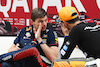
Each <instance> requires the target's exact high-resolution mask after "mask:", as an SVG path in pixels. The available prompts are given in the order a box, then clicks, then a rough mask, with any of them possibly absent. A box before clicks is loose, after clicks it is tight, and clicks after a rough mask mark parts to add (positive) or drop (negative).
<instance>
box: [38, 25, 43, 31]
mask: <svg viewBox="0 0 100 67" xmlns="http://www.w3.org/2000/svg"><path fill="white" fill-rule="evenodd" d="M41 29H42V24H41V23H39V28H38V30H37V31H41Z"/></svg>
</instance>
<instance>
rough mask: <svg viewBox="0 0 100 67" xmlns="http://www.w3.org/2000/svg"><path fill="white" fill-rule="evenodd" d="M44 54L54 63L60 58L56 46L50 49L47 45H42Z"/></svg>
mask: <svg viewBox="0 0 100 67" xmlns="http://www.w3.org/2000/svg"><path fill="white" fill-rule="evenodd" d="M40 46H41V48H42V50H43V52H44V53H45V55H46V56H47V58H48V59H49V60H50V61H51V62H53V61H54V60H55V59H57V58H58V47H56V46H51V47H49V46H48V45H47V44H41V45H40Z"/></svg>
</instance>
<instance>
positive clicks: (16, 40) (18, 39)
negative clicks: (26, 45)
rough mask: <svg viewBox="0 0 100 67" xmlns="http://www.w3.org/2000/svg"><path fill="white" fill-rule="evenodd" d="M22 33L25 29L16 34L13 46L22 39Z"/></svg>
mask: <svg viewBox="0 0 100 67" xmlns="http://www.w3.org/2000/svg"><path fill="white" fill-rule="evenodd" d="M24 32H25V27H24V28H22V29H21V30H20V32H19V33H18V34H17V37H16V39H15V40H14V44H15V45H16V44H17V43H19V41H20V38H21V37H22V35H23V34H24Z"/></svg>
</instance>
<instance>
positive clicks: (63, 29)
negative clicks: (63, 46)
mask: <svg viewBox="0 0 100 67" xmlns="http://www.w3.org/2000/svg"><path fill="white" fill-rule="evenodd" d="M61 29H62V32H63V34H64V36H69V30H68V29H67V28H66V27H65V25H64V23H62V24H61Z"/></svg>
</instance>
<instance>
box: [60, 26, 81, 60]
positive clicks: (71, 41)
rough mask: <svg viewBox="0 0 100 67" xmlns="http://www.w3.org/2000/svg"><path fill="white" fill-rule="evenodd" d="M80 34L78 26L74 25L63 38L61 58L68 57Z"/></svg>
mask: <svg viewBox="0 0 100 67" xmlns="http://www.w3.org/2000/svg"><path fill="white" fill-rule="evenodd" d="M80 35H81V33H80V28H79V26H75V27H73V28H72V30H71V31H70V34H69V37H66V38H64V43H63V45H62V47H61V49H60V54H61V58H62V59H68V58H69V57H70V55H71V53H72V51H73V49H74V48H75V47H76V45H77V44H78V43H79V41H80Z"/></svg>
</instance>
